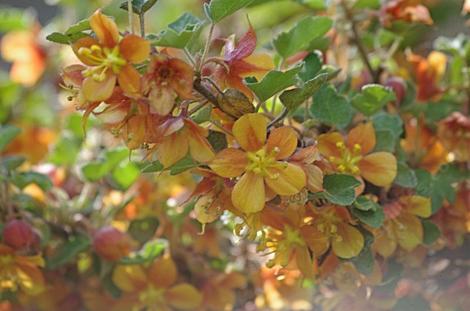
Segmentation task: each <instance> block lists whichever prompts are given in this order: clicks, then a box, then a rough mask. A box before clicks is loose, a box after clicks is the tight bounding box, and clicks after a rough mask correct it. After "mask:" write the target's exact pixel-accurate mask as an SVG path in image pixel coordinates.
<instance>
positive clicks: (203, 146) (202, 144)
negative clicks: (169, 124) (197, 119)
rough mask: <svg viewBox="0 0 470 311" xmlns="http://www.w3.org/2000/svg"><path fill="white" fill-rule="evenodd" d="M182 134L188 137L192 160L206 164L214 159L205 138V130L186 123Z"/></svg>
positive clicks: (191, 123) (212, 151) (213, 154)
mask: <svg viewBox="0 0 470 311" xmlns="http://www.w3.org/2000/svg"><path fill="white" fill-rule="evenodd" d="M183 132H184V134H186V135H187V137H188V142H189V152H190V153H191V157H192V158H193V159H194V160H196V161H197V162H201V163H207V162H209V161H211V160H212V159H213V158H214V156H215V153H214V150H213V149H212V146H211V144H209V142H208V141H207V139H206V137H205V136H206V135H207V134H205V133H206V131H205V129H203V128H201V127H199V126H198V125H197V124H195V123H193V122H186V128H185V129H184V131H183Z"/></svg>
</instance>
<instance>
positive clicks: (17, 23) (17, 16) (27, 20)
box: [0, 7, 33, 33]
mask: <svg viewBox="0 0 470 311" xmlns="http://www.w3.org/2000/svg"><path fill="white" fill-rule="evenodd" d="M32 20H33V16H32V14H31V13H30V12H28V10H25V9H16V8H9V7H1V8H0V33H1V32H9V31H15V30H24V29H28V28H29V27H30V25H31V22H32Z"/></svg>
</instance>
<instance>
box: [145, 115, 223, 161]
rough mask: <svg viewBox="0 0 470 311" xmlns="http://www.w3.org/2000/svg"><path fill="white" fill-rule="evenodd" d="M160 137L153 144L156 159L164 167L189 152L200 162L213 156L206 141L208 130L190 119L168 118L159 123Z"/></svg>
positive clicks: (210, 147)
mask: <svg viewBox="0 0 470 311" xmlns="http://www.w3.org/2000/svg"><path fill="white" fill-rule="evenodd" d="M161 131H162V133H163V135H162V137H163V138H162V139H161V140H160V141H159V142H158V143H157V144H156V145H155V147H154V150H155V151H156V153H157V157H158V160H159V161H160V162H161V163H162V164H163V166H164V167H170V166H172V165H173V164H175V163H176V162H178V161H179V160H181V159H182V158H184V156H185V155H186V154H187V153H188V152H189V154H190V155H191V157H192V158H193V159H194V160H196V161H198V162H202V163H206V162H209V161H210V160H212V158H213V157H214V151H213V150H212V146H211V145H210V144H209V142H208V141H207V139H206V137H207V135H208V130H207V129H205V128H203V127H201V126H199V125H197V124H196V123H194V122H193V121H191V120H190V119H186V118H182V117H176V118H168V119H167V121H165V122H164V123H163V124H162V125H161Z"/></svg>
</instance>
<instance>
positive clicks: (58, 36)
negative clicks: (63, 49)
mask: <svg viewBox="0 0 470 311" xmlns="http://www.w3.org/2000/svg"><path fill="white" fill-rule="evenodd" d="M86 36H87V34H86V33H83V32H77V33H72V34H63V33H60V32H53V33H51V34H50V35H48V36H47V37H46V39H47V40H48V41H51V42H55V43H60V44H71V43H74V42H75V41H77V40H78V39H80V38H83V37H86Z"/></svg>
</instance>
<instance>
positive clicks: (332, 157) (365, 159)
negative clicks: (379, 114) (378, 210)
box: [318, 122, 397, 187]
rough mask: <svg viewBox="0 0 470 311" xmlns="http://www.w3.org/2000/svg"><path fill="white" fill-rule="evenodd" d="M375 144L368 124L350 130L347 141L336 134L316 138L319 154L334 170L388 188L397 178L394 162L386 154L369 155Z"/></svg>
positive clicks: (394, 159)
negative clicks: (324, 157)
mask: <svg viewBox="0 0 470 311" xmlns="http://www.w3.org/2000/svg"><path fill="white" fill-rule="evenodd" d="M375 143H376V141H375V131H374V127H373V125H372V123H370V122H369V123H363V124H359V125H358V126H356V127H355V128H353V129H352V130H351V131H350V132H349V134H348V137H347V139H346V140H345V139H343V136H342V135H341V134H340V133H338V132H334V133H328V134H323V135H320V136H319V137H318V148H319V150H320V153H321V154H322V155H324V156H326V157H327V159H328V161H329V162H330V163H331V164H332V165H333V167H334V170H336V171H338V172H340V173H345V174H351V175H355V176H362V177H364V178H365V179H366V180H367V181H369V182H371V183H372V184H374V185H376V186H380V187H385V186H389V185H390V184H391V183H392V182H393V180H394V179H395V176H396V175H397V160H396V158H395V156H394V155H393V154H391V153H389V152H372V153H371V151H372V150H373V149H374V147H375Z"/></svg>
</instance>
